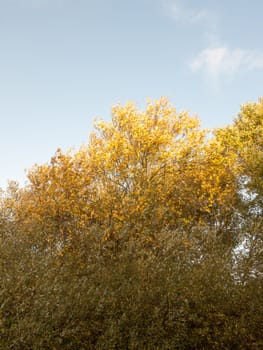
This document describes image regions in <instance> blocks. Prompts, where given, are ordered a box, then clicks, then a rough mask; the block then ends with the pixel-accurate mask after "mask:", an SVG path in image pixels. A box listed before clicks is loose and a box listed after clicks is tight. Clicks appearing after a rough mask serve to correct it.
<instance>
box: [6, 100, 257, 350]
mask: <svg viewBox="0 0 263 350" xmlns="http://www.w3.org/2000/svg"><path fill="white" fill-rule="evenodd" d="M262 137H263V100H259V102H258V103H249V104H247V105H244V106H243V107H242V109H241V112H240V114H239V116H238V117H237V118H236V119H235V121H234V123H233V125H231V126H229V127H225V128H222V129H219V130H216V131H215V132H214V134H213V136H211V135H210V133H209V132H208V131H206V130H202V129H201V128H200V125H199V121H198V120H197V119H195V118H192V117H190V116H189V115H188V114H187V113H185V112H183V113H177V112H176V110H175V109H174V108H173V107H171V106H170V104H169V102H168V101H167V100H166V99H160V100H159V101H155V102H149V103H148V104H147V108H146V110H145V111H143V112H140V111H138V109H137V108H136V107H135V106H134V105H133V104H132V103H129V104H127V105H126V106H124V107H122V106H119V105H118V106H115V107H113V118H112V121H110V122H108V123H106V122H103V121H102V120H100V121H97V123H96V131H95V132H94V133H93V134H92V135H91V137H90V141H89V143H88V145H87V146H83V147H81V149H79V150H78V151H77V152H75V153H74V154H72V153H63V152H62V151H61V150H58V151H57V152H56V154H55V155H54V157H53V158H52V159H51V161H50V163H49V164H45V165H40V166H35V167H33V168H32V169H31V170H30V172H29V173H28V179H29V182H28V184H27V185H26V186H25V187H23V188H19V187H18V186H17V185H16V184H14V183H11V184H10V187H9V188H8V190H7V191H6V192H5V193H3V195H2V197H1V211H0V215H1V216H0V276H1V277H0V288H1V290H0V348H1V349H4V350H5V349H14V350H22V349H23V350H31V349H32V350H38V349H58V350H59V349H142V350H143V349H193V350H194V349H196V350H197V349H261V348H262V347H263V336H262V334H263V236H262V228H263V220H262V210H263V204H262V203H263V199H262V198H263V197H262V195H263V162H262V159H263V139H262Z"/></svg>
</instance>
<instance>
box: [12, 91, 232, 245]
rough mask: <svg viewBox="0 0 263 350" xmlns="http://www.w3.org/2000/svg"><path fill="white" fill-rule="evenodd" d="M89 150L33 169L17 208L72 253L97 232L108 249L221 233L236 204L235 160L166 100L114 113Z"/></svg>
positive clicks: (21, 217) (22, 218) (31, 225)
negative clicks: (192, 233) (187, 233)
mask: <svg viewBox="0 0 263 350" xmlns="http://www.w3.org/2000/svg"><path fill="white" fill-rule="evenodd" d="M112 114H113V117H112V120H111V121H110V122H108V123H107V122H104V121H102V120H99V121H97V122H96V124H95V128H96V131H95V132H94V133H92V134H91V137H90V141H89V143H88V145H87V146H83V147H81V148H80V149H79V150H78V151H77V152H76V153H74V154H70V153H66V154H64V153H62V151H60V150H58V151H57V153H56V154H55V156H54V157H53V158H52V159H51V162H50V163H49V164H46V165H41V166H35V167H34V168H32V169H31V171H30V172H29V174H28V179H29V185H28V186H26V187H25V188H24V189H22V190H21V191H20V194H19V198H20V199H19V200H18V201H16V202H15V203H14V207H15V213H16V220H17V221H18V222H19V223H20V225H22V226H23V227H24V229H25V230H26V231H27V232H28V233H31V234H35V233H36V232H41V234H42V238H44V239H45V241H47V242H52V244H54V242H57V244H58V243H59V246H60V247H61V244H63V245H64V246H72V245H74V244H75V243H76V242H77V241H78V240H79V237H80V235H81V234H82V232H84V231H86V232H87V231H88V229H90V228H91V227H96V230H97V231H96V232H97V233H98V236H99V237H101V238H102V239H103V240H104V241H108V240H112V241H114V242H119V241H122V240H124V241H125V240H129V239H137V238H142V239H145V240H146V241H152V240H154V239H155V237H156V236H157V235H158V232H160V230H162V229H163V228H169V229H177V228H178V227H188V228H189V230H190V229H191V227H193V226H194V225H196V224H202V223H203V224H205V223H206V222H207V220H209V221H210V223H211V224H212V225H218V222H219V217H220V216H222V215H223V214H224V213H226V212H227V211H229V210H230V211H231V208H232V207H233V205H234V203H235V200H236V199H235V192H236V189H235V174H234V171H232V169H231V163H232V159H231V157H227V156H226V155H224V154H223V153H222V152H221V144H220V143H219V142H217V141H216V140H214V139H209V138H208V132H207V131H206V130H202V129H201V128H200V123H199V120H198V119H197V118H192V117H190V116H189V115H188V114H187V113H186V112H181V113H177V112H176V110H175V108H173V107H171V105H170V104H169V102H168V100H167V99H165V98H161V99H160V100H158V101H155V102H150V101H149V102H148V103H147V107H146V110H145V111H138V109H137V108H136V106H135V105H134V104H133V103H128V104H127V105H126V106H120V105H117V106H114V107H113V109H112Z"/></svg>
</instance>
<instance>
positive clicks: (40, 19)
mask: <svg viewBox="0 0 263 350" xmlns="http://www.w3.org/2000/svg"><path fill="white" fill-rule="evenodd" d="M262 13H263V1H262V0H231V1H229V0H217V1H216V0H198V1H197V0H0V121H1V129H0V132H1V137H0V149H1V151H0V164H1V168H0V169H1V170H0V187H2V188H5V186H6V185H7V180H15V181H18V182H19V183H20V184H21V185H23V184H24V181H25V179H26V170H27V169H30V168H31V167H32V166H33V165H34V164H43V163H46V162H48V161H49V160H50V158H51V157H52V155H54V153H55V151H56V149H57V148H62V149H63V150H67V149H69V148H74V149H78V148H79V147H80V145H82V144H85V143H87V142H88V138H89V134H90V132H91V131H92V130H93V121H94V118H95V117H100V118H103V119H105V120H110V118H111V107H112V105H115V104H116V103H121V104H125V103H127V102H129V101H133V102H135V103H136V104H137V105H138V107H139V109H143V108H144V107H145V105H146V100H147V99H148V98H150V99H158V98H160V97H161V96H167V97H168V98H169V99H170V101H171V103H172V105H173V106H175V107H176V108H177V110H178V111H183V110H187V111H188V112H189V113H190V114H191V115H197V116H198V117H199V118H200V119H201V122H202V127H205V128H214V127H222V126H225V125H228V124H231V123H232V121H233V118H234V117H235V116H236V115H237V114H238V113H239V111H240V105H242V104H244V103H246V102H249V101H252V102H254V101H257V100H258V98H259V97H260V96H263V91H262V89H263V40H262V37H263V22H262Z"/></svg>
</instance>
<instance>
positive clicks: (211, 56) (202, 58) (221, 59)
mask: <svg viewBox="0 0 263 350" xmlns="http://www.w3.org/2000/svg"><path fill="white" fill-rule="evenodd" d="M190 66H191V68H192V70H193V71H204V72H205V73H206V74H207V75H208V77H209V78H211V79H213V81H214V82H217V81H218V80H219V79H220V78H233V77H234V76H235V75H236V74H237V73H239V72H241V71H243V72H244V71H251V70H255V69H263V52H259V51H253V50H242V49H240V48H236V49H229V48H228V47H226V46H219V47H215V48H206V49H204V50H203V51H201V52H200V53H199V54H198V55H197V57H196V58H195V59H193V61H192V62H191V64H190Z"/></svg>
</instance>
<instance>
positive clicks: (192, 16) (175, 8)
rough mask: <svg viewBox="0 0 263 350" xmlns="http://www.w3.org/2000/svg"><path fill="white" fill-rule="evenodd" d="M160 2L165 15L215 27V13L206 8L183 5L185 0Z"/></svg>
mask: <svg viewBox="0 0 263 350" xmlns="http://www.w3.org/2000/svg"><path fill="white" fill-rule="evenodd" d="M182 3H184V5H183V4H182ZM162 4H163V8H164V11H165V13H166V15H167V16H169V17H170V18H172V19H174V20H176V21H180V22H184V23H191V24H197V23H198V24H204V25H205V26H208V27H210V28H215V27H216V24H217V18H216V15H215V13H214V12H212V11H211V10H209V9H207V8H194V7H192V6H191V7H190V6H187V5H185V1H184V2H181V1H180V0H162Z"/></svg>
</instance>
